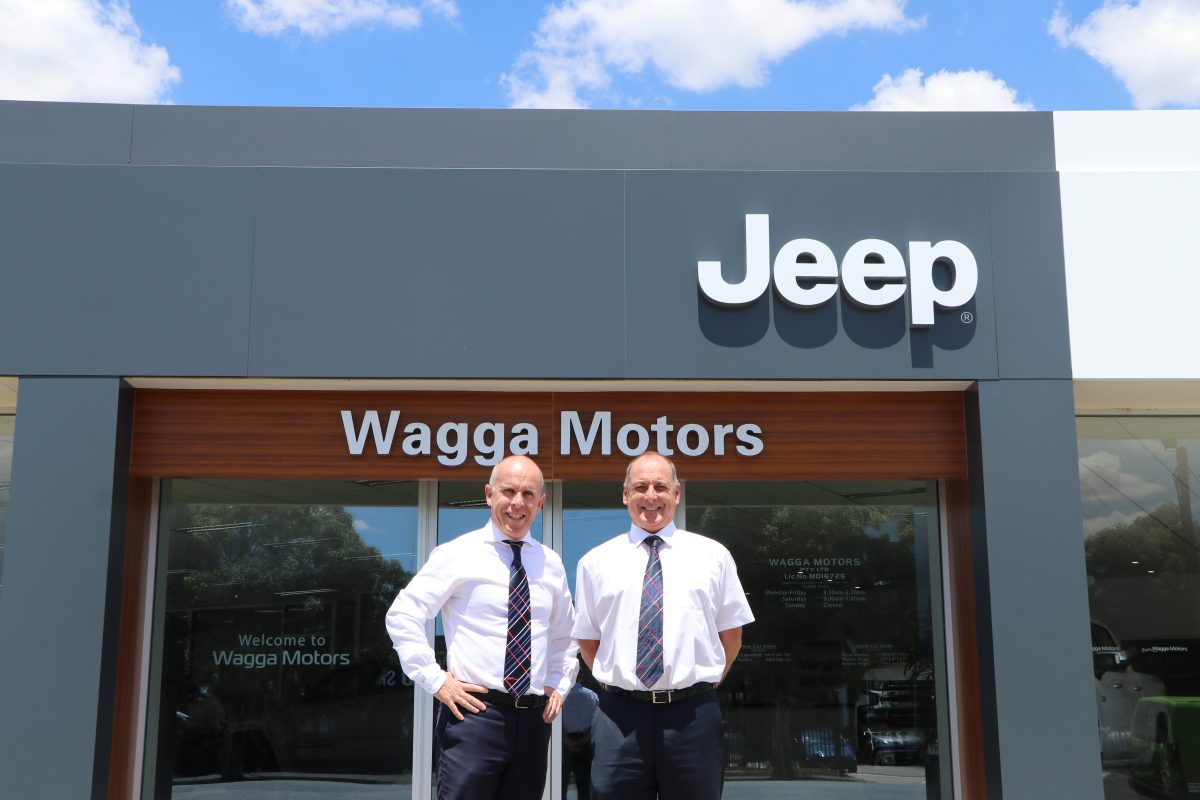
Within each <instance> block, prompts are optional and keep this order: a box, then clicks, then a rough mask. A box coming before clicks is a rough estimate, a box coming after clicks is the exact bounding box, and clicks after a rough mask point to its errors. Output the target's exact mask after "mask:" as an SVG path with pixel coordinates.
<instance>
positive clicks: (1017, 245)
mask: <svg viewBox="0 0 1200 800" xmlns="http://www.w3.org/2000/svg"><path fill="white" fill-rule="evenodd" d="M988 204H989V207H990V213H991V221H992V231H993V237H992V264H993V267H994V268H993V270H992V275H993V278H994V283H995V291H996V316H997V318H998V322H999V324H998V328H997V330H998V334H997V342H996V351H997V358H998V360H999V366H1000V376H1001V377H1003V378H1069V377H1070V376H1071V346H1070V337H1069V331H1068V326H1067V314H1066V309H1067V283H1066V267H1065V264H1064V261H1063V235H1062V206H1061V204H1060V202H1059V192H1058V176H1057V175H1056V174H1055V173H1017V172H1013V173H1004V174H992V175H989V176H988Z"/></svg>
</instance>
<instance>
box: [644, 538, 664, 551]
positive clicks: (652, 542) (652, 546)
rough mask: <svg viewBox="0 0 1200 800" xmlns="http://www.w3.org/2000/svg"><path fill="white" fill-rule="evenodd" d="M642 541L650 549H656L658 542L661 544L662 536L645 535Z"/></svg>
mask: <svg viewBox="0 0 1200 800" xmlns="http://www.w3.org/2000/svg"><path fill="white" fill-rule="evenodd" d="M642 541H644V542H645V543H646V545H647V546H649V548H650V549H651V550H657V549H658V546H659V545H660V544H662V537H661V536H647V537H646V538H645V539H643V540H642Z"/></svg>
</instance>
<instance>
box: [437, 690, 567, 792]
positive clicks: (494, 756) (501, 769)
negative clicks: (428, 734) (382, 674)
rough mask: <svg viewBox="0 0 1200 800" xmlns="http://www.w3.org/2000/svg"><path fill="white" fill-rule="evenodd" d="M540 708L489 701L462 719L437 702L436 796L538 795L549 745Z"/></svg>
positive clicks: (542, 780) (548, 735)
mask: <svg viewBox="0 0 1200 800" xmlns="http://www.w3.org/2000/svg"><path fill="white" fill-rule="evenodd" d="M542 711H543V709H541V708H508V707H504V706H498V705H492V704H490V703H489V704H488V706H487V708H485V709H484V710H483V711H480V712H479V713H478V714H469V713H465V712H464V715H463V716H464V717H465V719H463V720H461V721H460V720H457V719H455V718H454V715H453V714H451V713H450V710H449V709H447V708H446V707H445V706H444V705H441V704H439V705H438V720H437V726H436V729H435V732H436V735H437V748H438V773H437V779H438V785H437V796H438V799H439V800H539V798H541V796H542V789H543V788H544V787H545V785H546V758H547V754H548V752H549V749H550V726H549V725H547V724H546V723H544V722H542Z"/></svg>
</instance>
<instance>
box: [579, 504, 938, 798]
mask: <svg viewBox="0 0 1200 800" xmlns="http://www.w3.org/2000/svg"><path fill="white" fill-rule="evenodd" d="M563 494H564V510H563V517H564V521H563V544H564V553H565V557H564V560H565V561H566V562H567V568H568V572H572V571H574V568H575V565H576V563H577V562H578V558H579V556H580V555H582V553H583V552H586V550H587V549H589V548H590V547H591V546H594V545H595V544H598V543H600V542H602V541H604V540H606V539H608V538H611V537H612V536H614V535H616V534H618V533H620V532H621V531H624V530H628V527H629V515H628V513H627V512H626V511H625V509H623V508H622V507H621V504H620V487H619V486H616V485H601V484H596V485H581V486H580V487H579V490H578V491H573V487H572V485H571V484H567V485H565V486H564V489H563ZM684 498H685V503H686V521H685V527H686V528H688V529H689V530H692V531H695V532H698V533H703V534H705V535H707V536H711V537H713V538H714V539H717V540H718V541H720V542H721V543H722V544H724V545H725V546H726V547H727V548H728V549H729V551H730V552H731V553H732V554H733V557H734V560H735V562H736V563H737V567H738V574H739V576H740V578H741V581H742V585H743V588H744V589H745V590H746V592H747V594H748V596H749V600H750V605H751V608H752V609H753V611H754V614H755V617H756V619H757V621H756V622H754V623H753V624H752V625H749V626H747V627H746V628H745V629H744V632H743V636H744V640H743V641H744V644H743V649H742V653H741V655H740V656H739V658H738V660H737V662H736V664H735V666H734V668H733V670H732V671H731V672H730V674H729V677H728V678H727V679H726V681H725V682H724V683H723V684H722V685H721V687H720V689H719V696H720V699H721V704H722V710H723V713H724V716H725V721H726V733H725V752H726V765H725V791H724V796H725V797H727V798H742V797H745V798H752V797H762V796H766V795H767V794H771V795H773V796H774V795H778V796H780V797H783V796H807V795H808V794H811V793H814V792H816V793H815V794H814V796H818V794H819V796H826V794H828V796H830V797H833V796H839V797H840V796H845V797H862V798H872V797H881V798H882V797H888V798H911V800H926V799H927V798H934V797H948V796H949V786H950V782H949V774H950V773H949V759H948V758H946V759H944V760H943V759H940V758H939V743H940V744H941V751H942V752H946V751H948V750H949V742H948V741H946V739H947V738H948V737H939V731H945V730H947V728H946V724H945V722H944V720H945V713H946V708H945V704H944V703H943V704H940V705H939V703H938V697H939V696H941V697H944V696H945V688H944V679H945V671H944V670H945V663H944V657H943V655H944V648H943V640H942V625H941V619H942V612H941V610H940V609H941V602H940V588H941V587H940V577H939V576H940V574H941V571H940V566H939V563H940V562H939V557H938V546H939V545H938V542H939V537H938V526H937V518H936V509H937V491H936V486H935V485H934V484H932V483H922V482H880V481H871V482H861V483H846V482H829V483H820V484H818V483H800V482H762V483H735V482H728V483H708V482H696V481H688V482H686V484H685V492H684ZM590 680H591V678H590V676H589V675H587V674H586V671H585V674H584V676H583V678H582V681H583V682H584V683H587V682H589V681H590ZM567 757H568V756H567V755H566V754H564V759H566V758H567ZM564 763H565V762H564ZM799 781H806V782H812V783H810V784H809V785H808V786H807V787H799V786H796V784H795V783H794V782H799ZM818 782H819V783H818ZM818 789H819V792H818ZM573 791H574V790H573V789H572V792H573ZM573 796H575V795H574V794H572V793H567V794H564V797H567V798H571V797H573Z"/></svg>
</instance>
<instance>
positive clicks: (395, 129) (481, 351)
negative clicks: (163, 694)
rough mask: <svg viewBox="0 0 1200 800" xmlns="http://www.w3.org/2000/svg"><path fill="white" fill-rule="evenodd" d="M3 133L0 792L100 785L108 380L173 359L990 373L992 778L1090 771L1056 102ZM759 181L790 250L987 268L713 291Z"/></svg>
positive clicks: (330, 112)
mask: <svg viewBox="0 0 1200 800" xmlns="http://www.w3.org/2000/svg"><path fill="white" fill-rule="evenodd" d="M0 132H2V133H0V375H17V376H20V377H21V381H22V382H21V389H20V391H21V394H20V398H19V410H18V417H17V427H16V436H15V443H14V465H13V491H12V501H11V511H10V519H9V530H8V541H9V545H8V551H7V558H6V563H5V569H6V572H7V574H6V580H5V585H4V589H3V592H0V643H2V644H0V708H4V709H6V712H5V713H4V714H3V715H0V764H2V765H3V766H2V768H0V794H2V795H4V796H9V795H10V794H11V795H12V796H14V797H20V796H32V795H29V792H30V791H31V788H32V787H36V786H39V785H41V786H45V785H46V783H45V781H51V780H52V781H58V782H60V783H56V784H55V791H54V792H52V793H51V794H47V795H45V796H61V797H85V796H96V797H99V796H102V794H103V786H104V782H105V778H106V775H105V774H104V772H105V770H106V769H107V750H106V749H105V748H106V745H105V744H104V743H103V742H102V739H103V736H102V735H96V734H95V733H94V732H95V731H100V730H104V722H105V715H106V714H111V708H110V707H109V706H110V705H111V697H110V696H106V692H110V691H111V669H112V664H111V663H110V661H111V658H112V654H111V650H112V649H113V644H114V642H115V639H116V635H117V631H116V629H115V625H114V623H113V621H112V614H111V603H112V599H111V597H112V593H113V592H114V591H116V588H117V587H118V586H119V578H120V570H119V564H120V561H119V558H118V556H119V551H120V541H121V539H122V537H123V536H124V528H123V513H121V512H122V510H121V508H120V501H119V500H114V499H113V498H114V496H115V495H114V492H117V491H118V490H119V486H120V485H121V482H122V480H123V476H122V475H121V469H120V467H119V466H117V467H114V464H116V463H117V462H118V461H119V459H117V454H118V453H120V452H121V445H122V439H121V433H120V431H122V430H124V428H123V426H124V424H125V423H124V418H123V412H122V411H121V408H122V406H121V403H120V402H119V397H118V396H119V394H120V392H119V387H120V378H122V377H130V376H142V377H146V376H150V377H173V376H176V377H257V378H494V379H515V378H538V379H568V378H605V379H630V380H643V379H656V378H659V379H666V378H669V379H790V380H849V379H854V380H956V381H974V382H976V388H975V390H974V393H973V397H974V400H973V403H972V408H973V409H974V414H973V420H974V421H973V424H972V429H971V431H970V434H971V437H972V442H973V452H974V459H975V462H974V464H973V470H974V475H973V479H974V481H975V483H976V486H975V489H976V492H975V494H976V496H977V497H979V498H983V501H982V503H980V504H979V506H978V507H977V508H976V509H975V526H974V527H975V534H976V537H977V541H976V554H977V557H978V559H979V561H978V566H977V574H978V578H979V580H978V581H977V584H978V587H979V592H980V603H979V607H980V622H979V630H980V637H981V642H982V647H983V655H984V656H985V675H984V678H985V680H984V702H985V720H986V728H987V730H986V738H987V742H988V756H989V762H990V768H989V776H988V777H989V786H990V790H989V796H990V797H997V798H998V797H1007V798H1010V800H1011V799H1012V798H1020V800H1026V799H1027V798H1043V797H1044V798H1060V797H1093V796H1099V795H1100V785H1099V780H1100V770H1099V759H1098V754H1097V751H1096V741H1095V736H1096V728H1095V705H1094V698H1093V697H1092V696H1091V681H1090V680H1089V679H1088V677H1087V676H1088V672H1089V663H1088V658H1087V654H1088V640H1087V633H1086V631H1087V627H1086V622H1087V606H1086V595H1085V584H1084V575H1083V550H1082V546H1081V543H1080V539H1079V536H1078V524H1079V518H1080V517H1079V506H1078V502H1079V501H1078V497H1079V486H1078V473H1077V470H1076V451H1075V434H1074V426H1073V420H1074V411H1073V407H1072V404H1071V402H1070V397H1071V367H1070V351H1069V342H1068V334H1067V319H1066V294H1065V280H1064V270H1063V253H1062V233H1061V222H1060V220H1061V213H1060V206H1059V196H1058V178H1057V174H1056V173H1055V171H1054V143H1053V131H1052V118H1051V116H1050V115H1049V114H788V113H700V112H698V113H690V112H599V111H595V112H593V111H581V112H573V111H571V112H569V111H561V112H518V111H456V110H445V111H432V110H425V111H417V110H397V111H388V110H336V109H235V108H172V107H162V108H159V107H153V108H148V107H130V106H86V105H63V104H39V103H0ZM748 213H761V214H769V215H770V220H771V252H772V253H774V252H775V250H777V249H778V248H779V247H780V246H781V245H782V244H783V242H785V241H787V240H789V239H792V238H797V237H812V238H816V239H819V240H821V241H823V242H825V243H826V244H828V245H829V247H830V248H831V249H832V250H833V252H834V253H835V254H838V255H839V256H840V254H842V253H844V252H845V251H846V249H847V248H848V247H849V246H850V245H851V244H853V243H854V242H855V241H858V240H861V239H865V238H877V239H883V240H886V241H889V242H892V243H893V244H895V245H896V246H897V247H898V248H899V249H900V250H901V252H904V251H905V246H906V243H907V242H910V241H940V240H943V239H954V240H957V241H961V242H963V243H964V244H966V245H967V246H968V247H969V248H970V249H971V250H972V252H973V253H974V254H975V257H976V259H977V261H978V267H979V285H978V289H977V291H976V293H975V297H974V300H973V301H971V303H970V304H969V305H968V306H965V307H963V308H957V309H952V310H945V311H939V312H938V315H937V319H936V322H935V324H934V325H933V326H931V327H929V328H924V329H920V328H912V327H910V326H909V324H908V322H907V318H906V313H905V308H904V303H903V302H901V303H898V304H896V305H893V306H889V307H887V308H885V309H882V310H873V311H867V310H863V309H861V308H858V307H857V306H855V305H854V304H853V303H851V302H849V301H848V300H846V299H845V297H844V295H840V294H839V296H838V297H837V298H836V299H835V300H833V301H831V302H830V303H829V304H827V305H826V306H824V307H821V308H817V309H811V310H797V309H795V308H792V307H790V306H788V305H787V304H785V303H783V302H781V301H780V300H779V298H778V296H777V295H776V294H775V293H774V292H772V291H768V292H767V293H766V294H765V295H764V296H763V297H762V298H761V299H760V300H759V301H756V302H754V303H751V304H750V305H748V306H745V307H740V308H720V307H717V306H714V305H713V304H712V303H710V302H708V301H707V300H706V299H704V298H703V297H702V296H701V295H700V293H699V291H698V289H697V286H696V262H697V261H698V260H721V261H722V263H723V264H725V265H726V269H727V270H728V271H727V272H726V276H727V278H728V279H730V280H735V279H736V276H737V270H738V269H740V267H739V266H738V265H741V264H742V263H743V262H744V253H745V242H744V227H743V222H744V216H745V215H746V214H748ZM964 312H969V318H968V315H967V314H966V313H964ZM517 348H521V351H522V352H524V353H526V354H528V353H533V354H535V356H534V357H533V358H514V357H513V355H514V352H515V351H516V349H517ZM664 353H665V354H667V357H665V358H664V355H663V354H664ZM515 370H519V373H517V374H514V371H515ZM48 509H49V510H50V511H52V512H53V513H47V510H48ZM1072 526H1074V527H1072ZM68 564H69V569H68V570H67V571H66V572H65V573H64V566H67V565H68ZM64 581H65V582H67V583H69V585H70V591H67V590H66V589H65V588H64ZM81 608H82V609H83V612H82V614H81V611H80V609H81ZM76 621H77V622H76ZM69 624H78V625H79V626H80V627H81V628H82V630H81V631H70V630H63V628H64V626H66V625H69ZM30 648H36V649H37V650H38V651H39V652H38V653H37V654H36V656H35V655H33V654H31V653H29V652H28V650H29V649H30ZM38 661H44V662H45V663H46V664H48V665H57V666H54V667H53V668H45V669H38V668H36V667H35V665H36V663H37V662H38ZM1033 661H1036V663H1037V664H1039V665H1042V668H1039V669H1037V670H1033V669H1031V662H1033ZM64 670H71V671H73V672H74V674H75V675H76V679H75V681H73V682H70V683H69V688H64V687H65V686H66V685H67V679H66V675H65V674H63V673H64ZM47 698H61V699H62V702H61V703H60V702H59V701H58V700H57V699H56V700H55V701H54V702H53V705H54V706H58V707H62V708H69V709H71V711H70V712H68V713H69V714H70V716H71V720H70V725H71V728H72V735H70V736H63V735H62V732H61V729H60V728H59V725H61V723H62V722H63V720H62V719H61V716H60V715H56V716H55V719H54V722H56V723H59V725H53V724H43V722H32V721H31V717H33V716H35V705H37V704H38V703H39V702H40V703H42V708H46V707H48V706H47ZM1048 708H1054V709H1055V711H1054V712H1053V719H1048V718H1047V709H1048ZM10 709H20V710H21V713H9V711H8V710H10ZM81 726H82V727H81ZM80 731H83V732H82V733H81V732H80Z"/></svg>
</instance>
